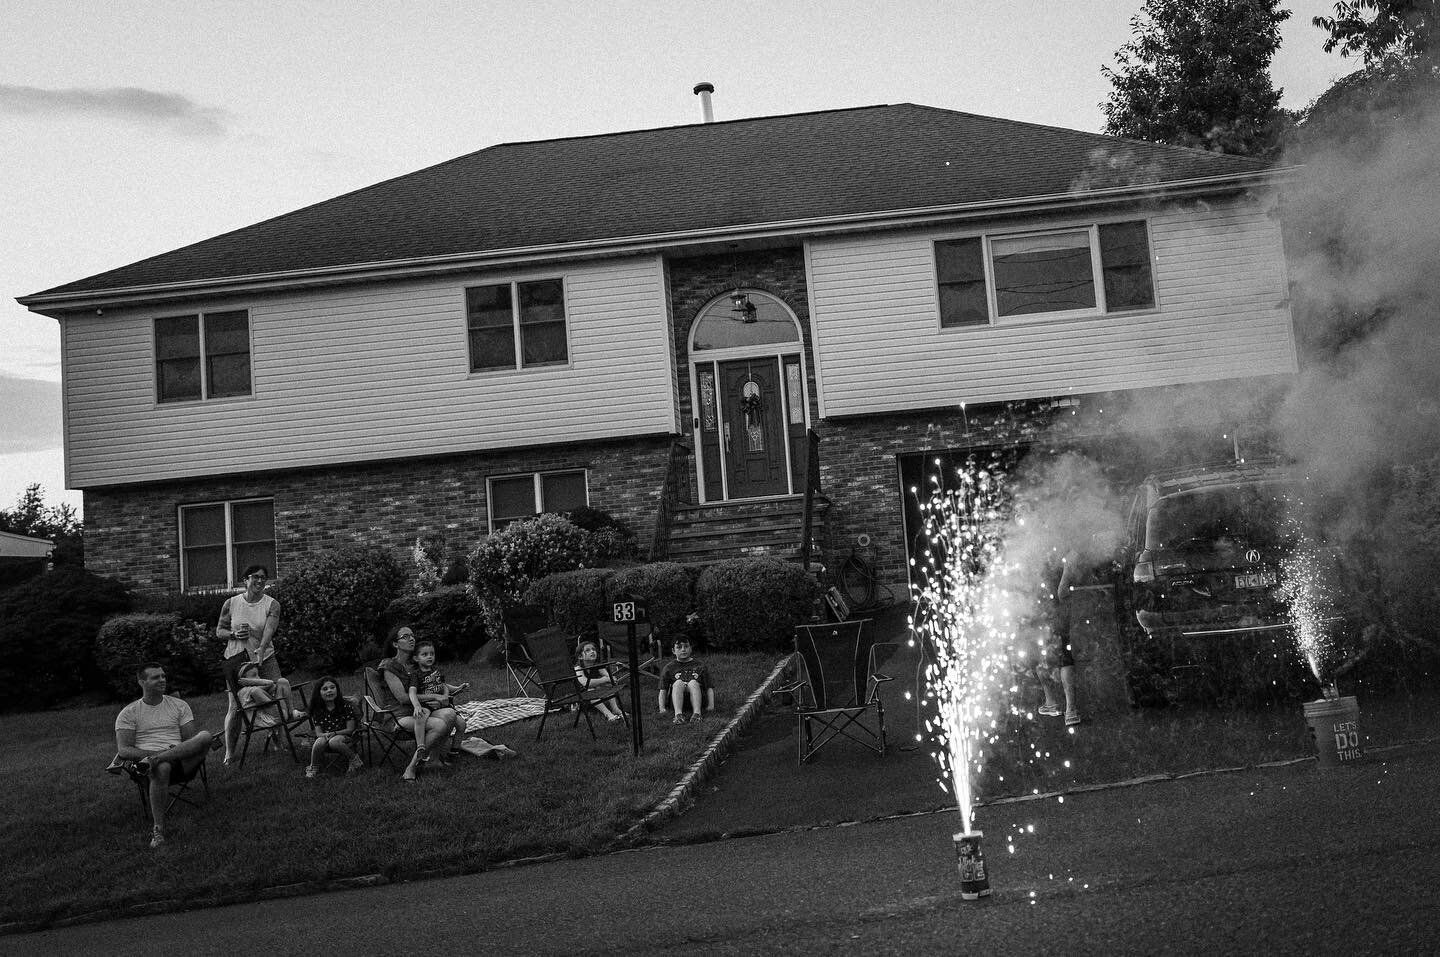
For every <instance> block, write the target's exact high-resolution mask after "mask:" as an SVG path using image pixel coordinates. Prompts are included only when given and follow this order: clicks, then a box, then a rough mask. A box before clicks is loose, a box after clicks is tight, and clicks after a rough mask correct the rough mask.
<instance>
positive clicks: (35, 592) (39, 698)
mask: <svg viewBox="0 0 1440 957" xmlns="http://www.w3.org/2000/svg"><path fill="white" fill-rule="evenodd" d="M129 610H130V595H129V593H128V592H126V590H125V586H123V585H121V584H120V583H119V582H117V581H113V580H111V579H108V578H101V577H100V576H99V575H92V574H90V573H89V572H87V571H85V570H84V569H82V568H72V567H68V566H66V567H57V568H56V569H55V570H54V571H50V572H47V573H45V574H43V575H40V576H39V577H37V578H32V579H31V580H30V581H27V582H25V583H24V584H21V585H18V586H16V587H15V588H11V589H9V590H8V591H6V592H4V593H3V594H0V687H3V688H5V689H6V693H5V694H4V695H3V696H0V708H38V707H44V706H46V705H50V704H53V703H55V702H56V701H58V700H59V699H61V698H62V697H66V696H69V695H72V694H75V693H76V692H78V691H83V690H90V689H94V688H100V687H103V686H104V683H105V680H104V676H103V675H102V674H101V673H100V670H99V669H98V668H97V667H96V666H95V647H94V646H95V633H96V632H97V631H98V630H99V628H100V625H101V623H103V622H104V621H105V619H106V618H108V617H110V616H111V615H114V614H118V613H120V612H124V611H129Z"/></svg>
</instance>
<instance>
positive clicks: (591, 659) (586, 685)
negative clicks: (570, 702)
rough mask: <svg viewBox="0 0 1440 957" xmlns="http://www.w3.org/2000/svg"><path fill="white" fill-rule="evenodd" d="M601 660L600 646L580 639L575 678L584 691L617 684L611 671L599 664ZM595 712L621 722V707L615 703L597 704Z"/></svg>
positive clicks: (607, 718)
mask: <svg viewBox="0 0 1440 957" xmlns="http://www.w3.org/2000/svg"><path fill="white" fill-rule="evenodd" d="M599 660H600V646H599V645H598V644H596V643H595V642H594V641H592V640H591V639H589V638H582V639H580V644H578V645H577V646H576V647H575V677H576V678H577V679H579V681H580V687H581V688H582V689H585V690H589V689H590V688H604V687H606V686H608V685H613V684H615V679H614V678H613V677H612V676H611V674H610V669H609V668H606V667H605V666H604V665H600V664H597V662H599ZM595 710H596V711H599V712H600V713H601V714H603V715H604V716H605V720H606V721H619V720H620V717H621V715H620V706H619V705H618V704H616V703H615V702H614V701H599V702H596V704H595Z"/></svg>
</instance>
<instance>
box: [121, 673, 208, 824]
mask: <svg viewBox="0 0 1440 957" xmlns="http://www.w3.org/2000/svg"><path fill="white" fill-rule="evenodd" d="M135 677H136V678H137V679H138V680H139V682H140V691H141V697H140V700H139V701H132V702H130V703H129V704H127V705H126V706H125V707H124V708H123V709H121V711H120V714H119V715H118V716H117V717H116V718H115V750H116V752H117V755H118V756H119V757H120V758H123V759H125V760H127V761H134V762H135V767H136V770H138V771H139V772H141V773H143V774H148V775H149V776H150V813H151V815H152V817H153V818H154V820H155V830H154V831H153V832H152V833H151V835H150V846H151V847H159V846H160V845H162V844H164V843H165V805H166V804H167V803H169V791H170V785H171V784H179V783H181V782H182V781H188V780H190V779H191V778H192V777H194V776H195V772H196V771H198V770H200V766H201V765H202V764H204V763H205V752H207V751H209V750H210V732H209V731H196V730H195V715H194V714H193V713H192V712H191V711H190V706H189V705H188V704H186V703H185V702H184V701H181V700H180V699H179V698H172V697H170V696H169V695H167V694H166V693H165V669H164V668H162V667H160V666H159V665H158V664H156V663H154V662H146V663H145V664H143V665H141V666H140V668H139V669H138V670H137V671H136V674H135Z"/></svg>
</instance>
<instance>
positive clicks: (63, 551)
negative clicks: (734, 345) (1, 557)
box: [0, 482, 85, 565]
mask: <svg viewBox="0 0 1440 957" xmlns="http://www.w3.org/2000/svg"><path fill="white" fill-rule="evenodd" d="M0 532H12V533H14V534H16V535H29V536H30V537H31V538H48V539H49V540H50V541H52V542H54V543H55V554H54V556H53V558H54V561H55V564H57V565H83V564H85V542H84V526H83V524H82V523H81V521H80V519H79V517H78V516H77V515H76V514H75V506H73V505H70V504H61V505H46V504H45V490H44V489H43V488H42V487H41V486H40V484H39V483H38V482H37V483H35V484H32V485H28V486H26V488H25V492H24V494H23V495H21V496H20V498H19V499H18V500H17V501H16V503H15V507H14V508H12V509H3V508H0Z"/></svg>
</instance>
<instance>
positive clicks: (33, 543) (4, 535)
mask: <svg viewBox="0 0 1440 957" xmlns="http://www.w3.org/2000/svg"><path fill="white" fill-rule="evenodd" d="M54 551H55V543H54V542H52V541H50V540H49V539H48V538H32V537H31V536H29V535H16V534H15V533H14V532H0V566H3V565H6V564H9V563H18V562H43V561H46V560H48V559H49V558H50V555H51V553H52V552H54Z"/></svg>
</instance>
